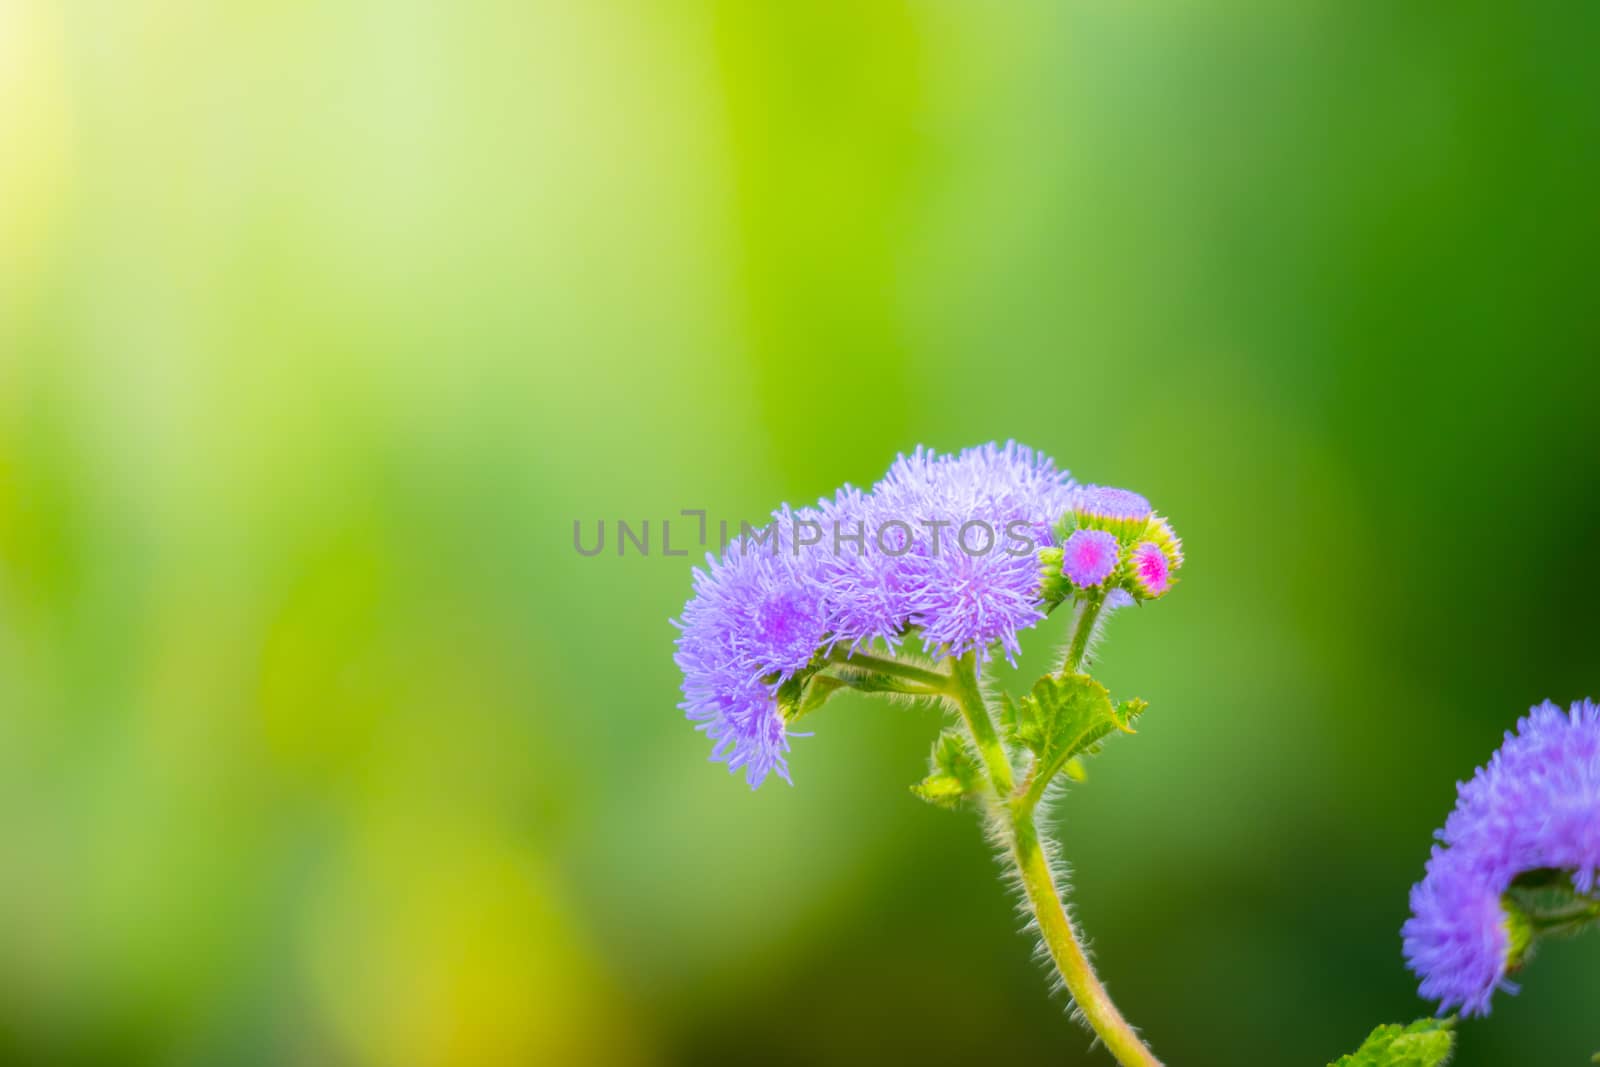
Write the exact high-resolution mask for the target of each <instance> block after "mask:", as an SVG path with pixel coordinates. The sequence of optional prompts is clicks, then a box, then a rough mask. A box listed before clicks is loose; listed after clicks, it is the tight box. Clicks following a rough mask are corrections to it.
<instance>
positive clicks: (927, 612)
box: [845, 441, 1072, 658]
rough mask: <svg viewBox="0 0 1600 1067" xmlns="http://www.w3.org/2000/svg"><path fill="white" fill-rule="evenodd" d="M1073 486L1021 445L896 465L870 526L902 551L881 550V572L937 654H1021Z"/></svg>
mask: <svg viewBox="0 0 1600 1067" xmlns="http://www.w3.org/2000/svg"><path fill="white" fill-rule="evenodd" d="M1071 489H1072V483H1071V481H1070V480H1069V479H1068V477H1067V475H1066V473H1065V472H1063V471H1058V470H1057V469H1056V467H1055V464H1054V462H1053V461H1051V460H1050V459H1049V457H1047V456H1043V455H1040V454H1038V453H1035V452H1034V451H1033V450H1032V449H1029V448H1026V447H1024V446H1022V445H1019V444H1017V443H1016V442H1014V441H1011V442H1007V443H1006V444H1005V445H1003V446H1002V445H994V444H988V445H982V446H979V447H977V448H969V449H966V450H965V451H963V452H961V453H960V454H959V455H947V454H939V453H936V452H933V451H931V450H928V449H923V448H918V449H917V450H916V451H914V452H912V453H911V454H910V455H901V456H900V457H898V458H897V459H896V460H895V462H894V464H893V465H892V466H891V467H890V468H889V473H888V474H887V475H885V476H884V478H883V480H882V481H880V482H879V483H878V484H877V485H876V486H875V487H874V488H873V491H872V498H871V499H872V507H871V512H872V515H871V520H870V522H871V525H873V526H874V527H875V528H876V529H878V530H879V531H889V532H890V535H891V540H892V543H893V546H894V547H892V548H891V549H890V550H889V551H881V552H878V553H877V555H878V566H879V567H880V568H882V575H883V581H884V582H885V584H889V585H892V586H893V588H894V589H895V590H897V591H898V593H899V595H900V597H901V599H900V601H899V607H900V609H901V610H902V611H903V613H904V618H905V620H906V623H907V625H912V626H917V627H919V628H920V629H921V631H922V640H923V644H924V645H925V646H926V647H927V648H928V649H929V650H930V651H932V650H936V649H943V650H944V651H945V652H947V653H949V654H951V655H963V654H965V653H966V652H969V651H972V650H974V649H977V650H980V651H983V650H986V649H987V648H988V647H989V646H990V645H992V644H995V643H998V644H999V645H1000V646H1001V648H1002V649H1003V650H1004V651H1005V654H1006V656H1007V658H1011V657H1014V656H1015V655H1016V653H1017V652H1018V651H1019V649H1020V643H1019V641H1018V637H1017V635H1018V633H1019V632H1020V631H1022V630H1025V629H1028V628H1029V627H1032V626H1035V625H1037V624H1038V623H1039V621H1040V620H1041V619H1043V618H1044V612H1043V610H1042V609H1041V607H1040V599H1039V570H1038V561H1037V559H1036V558H1035V554H1036V551H1037V549H1039V548H1042V547H1045V546H1047V545H1049V544H1050V543H1051V533H1050V531H1051V529H1052V526H1053V524H1054V521H1055V519H1056V518H1057V517H1058V516H1059V515H1060V514H1061V513H1062V512H1063V511H1064V510H1065V509H1066V507H1067V505H1068V501H1069V498H1070V493H1071ZM874 547H877V546H874ZM845 636H850V637H854V636H855V635H845Z"/></svg>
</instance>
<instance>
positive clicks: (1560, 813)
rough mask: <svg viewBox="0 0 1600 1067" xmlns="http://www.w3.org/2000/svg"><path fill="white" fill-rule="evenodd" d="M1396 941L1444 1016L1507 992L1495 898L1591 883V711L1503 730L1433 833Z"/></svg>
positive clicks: (1507, 933) (1508, 918)
mask: <svg viewBox="0 0 1600 1067" xmlns="http://www.w3.org/2000/svg"><path fill="white" fill-rule="evenodd" d="M1438 837H1439V840H1440V841H1441V842H1442V847H1441V846H1435V848H1434V850H1433V854H1432V858H1431V859H1429V861H1428V864H1427V871H1426V874H1425V875H1424V877H1423V879H1422V881H1421V882H1420V883H1418V884H1417V885H1416V886H1414V887H1413V888H1412V890H1411V911H1412V915H1411V918H1410V919H1409V920H1407V922H1406V924H1405V926H1404V928H1403V929H1402V931H1401V933H1402V936H1403V937H1404V939H1405V954H1406V961H1407V965H1408V966H1409V967H1410V968H1411V970H1412V971H1413V972H1414V973H1416V974H1417V975H1418V977H1420V978H1421V979H1422V983H1421V990H1420V991H1421V994H1422V995H1423V996H1424V997H1427V998H1429V999H1436V1000H1438V1001H1439V1002H1440V1009H1441V1011H1444V1010H1449V1009H1450V1008H1451V1007H1453V1006H1456V1005H1459V1006H1460V1007H1461V1010H1462V1014H1463V1015H1477V1014H1487V1013H1488V1010H1489V999H1490V997H1491V996H1492V995H1493V994H1494V991H1495V990H1496V989H1497V988H1506V989H1508V990H1511V991H1514V989H1513V988H1512V987H1511V986H1510V985H1509V984H1508V983H1507V981H1506V973H1507V971H1508V969H1510V967H1511V966H1512V965H1513V964H1514V962H1515V957H1516V955H1517V952H1516V940H1515V938H1514V937H1513V934H1514V932H1515V931H1514V930H1513V928H1512V915H1511V914H1510V913H1509V912H1508V911H1507V909H1506V908H1505V907H1504V906H1503V905H1502V903H1501V901H1502V896H1503V895H1504V894H1505V893H1506V891H1507V890H1508V889H1509V888H1510V887H1511V884H1512V882H1513V881H1514V880H1515V879H1516V878H1517V876H1518V875H1520V874H1523V873H1525V872H1529V871H1535V870H1542V869H1546V868H1550V869H1555V870H1561V871H1565V872H1567V873H1568V874H1570V876H1571V881H1572V886H1573V888H1574V889H1576V890H1577V891H1578V892H1579V893H1590V892H1592V891H1594V889H1595V887H1596V879H1597V876H1600V707H1597V706H1596V705H1595V704H1593V703H1591V702H1590V701H1587V700H1584V701H1581V702H1579V703H1576V704H1574V705H1572V708H1571V710H1570V711H1568V712H1563V711H1562V710H1561V709H1560V708H1558V707H1556V706H1555V705H1554V704H1551V703H1549V702H1546V703H1544V704H1542V705H1540V706H1538V707H1536V708H1533V709H1532V710H1531V711H1530V712H1529V714H1528V715H1527V716H1526V717H1524V718H1523V719H1522V720H1521V721H1520V722H1519V723H1518V724H1517V730H1516V732H1515V733H1507V734H1506V739H1505V743H1504V744H1503V745H1501V747H1500V749H1499V751H1497V752H1496V753H1495V754H1494V757H1493V758H1492V759H1490V761H1489V763H1488V765H1487V766H1486V767H1482V768H1480V769H1479V770H1478V772H1477V774H1475V775H1474V776H1473V778H1472V780H1471V781H1470V782H1467V783H1465V784H1463V785H1461V786H1459V787H1458V790H1457V801H1456V807H1455V810H1454V811H1453V812H1452V813H1451V814H1450V817H1449V819H1447V820H1446V822H1445V825H1444V829H1443V830H1442V831H1440V832H1439V834H1438Z"/></svg>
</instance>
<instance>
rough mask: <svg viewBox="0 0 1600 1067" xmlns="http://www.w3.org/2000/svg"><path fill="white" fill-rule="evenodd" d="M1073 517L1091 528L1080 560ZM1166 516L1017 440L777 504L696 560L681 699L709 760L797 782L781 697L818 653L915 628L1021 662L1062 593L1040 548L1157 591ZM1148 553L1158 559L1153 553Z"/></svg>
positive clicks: (1075, 569)
mask: <svg viewBox="0 0 1600 1067" xmlns="http://www.w3.org/2000/svg"><path fill="white" fill-rule="evenodd" d="M1063 522H1067V523H1070V524H1071V526H1072V528H1073V530H1074V531H1076V532H1075V533H1074V535H1073V536H1075V537H1078V538H1079V539H1078V540H1076V541H1074V542H1073V546H1074V548H1073V554H1072V559H1071V560H1070V561H1063V560H1062V559H1061V558H1060V552H1061V549H1060V547H1059V540H1058V527H1059V526H1060V524H1062V523H1063ZM1158 523H1159V524H1161V525H1162V526H1163V528H1164V523H1162V522H1161V520H1158V519H1155V518H1154V517H1153V515H1152V513H1151V511H1150V508H1149V505H1148V504H1147V503H1145V502H1144V500H1143V498H1142V497H1139V496H1137V495H1136V494H1133V493H1128V492H1126V491H1124V490H1113V489H1103V488H1092V487H1091V488H1084V487H1081V486H1078V485H1075V484H1074V483H1073V482H1072V480H1071V479H1070V478H1069V477H1068V475H1067V473H1066V472H1065V471H1062V470H1059V469H1057V467H1056V466H1055V463H1054V462H1053V461H1052V460H1051V459H1050V458H1049V457H1047V456H1043V455H1040V454H1039V453H1036V452H1034V451H1033V450H1032V449H1029V448H1026V447H1024V446H1022V445H1019V444H1017V443H1015V442H1008V443H1006V444H1005V445H996V444H987V445H982V446H979V447H976V448H969V449H966V450H965V451H962V452H960V453H956V454H947V453H938V452H934V451H932V450H929V449H925V448H918V449H916V450H915V451H913V452H911V453H910V454H906V455H901V456H899V457H898V458H897V459H896V460H895V462H894V463H893V465H892V466H891V467H890V468H889V471H888V473H887V474H886V475H885V476H884V477H883V478H882V479H881V480H880V481H879V482H878V483H877V484H876V485H874V486H873V487H872V489H871V490H870V491H867V492H863V491H861V490H859V489H856V488H854V487H852V486H848V485H847V486H845V487H843V488H842V489H840V490H839V491H838V492H837V493H835V494H834V495H833V496H832V497H830V498H825V499H823V500H822V501H820V502H819V503H818V505H817V506H816V507H814V508H800V509H790V508H788V507H784V508H780V509H779V510H778V511H776V512H774V513H773V522H772V523H771V524H770V525H769V526H767V527H765V528H763V529H762V530H760V531H752V532H750V533H748V534H747V535H746V536H744V537H741V538H740V539H738V540H735V541H734V542H732V543H731V544H729V545H728V546H727V548H726V549H725V551H724V553H723V555H722V557H721V558H720V559H718V558H716V557H714V556H708V557H707V563H708V566H707V569H705V570H699V569H696V571H695V579H694V581H695V585H694V590H695V591H694V596H693V597H692V598H691V599H690V601H689V603H688V604H687V605H686V606H685V607H684V611H683V615H682V618H681V619H679V620H675V624H676V625H677V626H678V628H679V629H680V631H681V633H680V635H679V638H678V652H677V657H676V658H677V663H678V666H679V667H680V668H682V670H683V676H684V681H683V692H684V698H685V699H684V701H683V703H682V705H681V707H682V708H683V709H684V710H685V712H686V713H687V714H688V716H689V718H690V719H692V720H694V721H695V722H697V723H698V724H699V726H700V728H701V729H703V730H704V731H705V732H706V733H707V734H708V735H709V736H711V737H712V738H713V740H714V741H715V742H716V746H715V749H714V751H713V758H715V759H720V760H725V761H727V762H728V764H729V766H730V768H741V767H742V768H744V769H745V771H746V776H747V778H748V780H749V782H750V784H751V785H752V786H755V785H759V784H760V782H761V781H762V780H763V779H764V778H765V777H766V775H767V774H768V773H770V772H774V771H775V772H777V773H778V774H779V775H780V776H782V777H784V778H787V777H788V774H787V767H786V764H785V753H786V752H787V750H788V738H787V736H786V733H785V730H784V722H783V717H782V715H781V713H780V711H779V709H778V706H777V700H776V694H777V692H778V690H779V688H780V687H781V686H783V684H784V683H785V682H787V681H789V680H790V679H792V678H794V677H795V675H796V674H797V673H799V672H802V671H803V670H805V669H807V668H808V665H809V666H814V665H815V660H816V657H817V656H819V655H821V654H827V653H831V652H832V650H833V649H834V648H836V647H842V648H845V649H848V650H850V651H852V652H854V651H856V650H859V649H861V648H863V647H864V646H866V645H869V644H873V643H878V644H881V645H883V646H887V648H889V649H890V650H894V649H896V648H898V647H899V646H900V645H901V643H902V642H904V641H905V640H906V638H907V637H908V636H913V635H914V636H916V637H917V638H918V639H919V640H920V642H921V644H922V647H923V650H924V651H926V652H928V653H929V654H932V655H951V656H960V655H964V654H966V653H968V652H977V653H978V654H979V656H980V657H984V658H987V657H988V655H989V654H990V652H991V650H992V649H994V648H996V647H998V648H999V649H1001V650H1002V651H1003V653H1004V654H1005V655H1006V657H1007V658H1008V659H1011V658H1013V657H1014V656H1015V655H1016V653H1017V652H1018V651H1019V648H1020V641H1019V636H1018V635H1019V634H1020V633H1021V632H1022V631H1024V630H1026V629H1029V628H1030V627H1033V626H1035V625H1037V624H1038V623H1039V622H1040V620H1042V619H1043V618H1044V617H1045V614H1046V611H1047V609H1048V608H1049V607H1050V606H1051V605H1052V604H1053V603H1055V602H1058V601H1059V600H1060V599H1062V596H1061V595H1059V594H1060V592H1061V591H1060V590H1058V591H1057V593H1058V595H1054V596H1052V595H1051V593H1050V591H1049V590H1047V589H1046V588H1045V585H1044V583H1042V582H1041V572H1040V566H1041V558H1042V557H1041V551H1044V550H1048V551H1051V552H1054V553H1056V556H1055V557H1054V558H1053V560H1052V561H1051V563H1050V566H1052V567H1053V568H1054V572H1055V575H1057V576H1060V575H1063V574H1064V575H1065V576H1066V579H1067V580H1068V581H1070V582H1073V583H1076V584H1077V585H1078V586H1082V587H1084V588H1087V587H1089V586H1097V587H1100V586H1104V587H1107V588H1109V587H1110V586H1115V587H1116V588H1117V589H1118V590H1122V589H1123V588H1124V587H1125V588H1126V589H1127V590H1131V591H1132V592H1133V594H1134V595H1136V596H1144V597H1150V596H1159V595H1160V594H1161V593H1162V592H1165V590H1166V588H1167V586H1168V585H1169V584H1170V581H1171V577H1170V576H1171V572H1172V570H1173V569H1175V568H1176V567H1177V565H1178V563H1180V562H1181V555H1180V554H1179V552H1178V549H1177V539H1176V538H1174V537H1171V536H1170V530H1169V531H1168V534H1167V535H1166V540H1165V541H1162V540H1160V539H1159V536H1158V532H1157V531H1156V526H1157V524H1158ZM1146 550H1153V551H1155V552H1156V553H1157V555H1159V556H1160V559H1159V561H1157V562H1152V563H1146V562H1141V556H1140V553H1141V552H1144V551H1146ZM1056 580H1057V581H1058V582H1059V581H1060V578H1059V577H1057V579H1056ZM1108 583H1109V585H1108ZM1122 595H1123V596H1124V597H1126V596H1127V595H1128V594H1127V593H1126V592H1123V593H1122Z"/></svg>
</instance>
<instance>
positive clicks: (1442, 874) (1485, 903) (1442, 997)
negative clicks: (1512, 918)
mask: <svg viewBox="0 0 1600 1067" xmlns="http://www.w3.org/2000/svg"><path fill="white" fill-rule="evenodd" d="M1471 860H1472V857H1471V856H1469V855H1468V854H1467V853H1465V852H1462V851H1460V850H1457V849H1448V850H1447V849H1441V848H1439V847H1437V846H1435V847H1434V850H1433V856H1432V858H1431V859H1429V860H1428V866H1427V874H1426V876H1425V877H1424V878H1423V880H1422V881H1421V882H1418V883H1417V884H1416V885H1415V886H1413V887H1412V888H1411V912H1412V918H1410V919H1408V920H1407V921H1406V924H1405V926H1404V928H1403V929H1402V934H1403V936H1404V937H1405V953H1406V962H1407V965H1408V966H1409V967H1410V968H1411V970H1412V971H1413V972H1414V973H1415V974H1417V975H1418V976H1420V977H1421V978H1422V985H1421V987H1420V989H1419V990H1418V992H1419V993H1420V994H1421V995H1422V996H1423V997H1425V998H1427V999H1429V1000H1437V1001H1439V1005H1440V1011H1441V1012H1444V1011H1447V1010H1448V1009H1449V1008H1450V1007H1451V1006H1453V1005H1458V1004H1459V1005H1460V1006H1461V1013H1462V1014H1463V1015H1468V1016H1471V1015H1487V1014H1488V1012H1489V998H1490V997H1491V996H1493V995H1494V991H1495V990H1496V989H1506V990H1508V991H1510V992H1515V991H1516V990H1515V987H1514V986H1512V985H1511V984H1510V983H1508V982H1507V981H1506V965H1507V962H1508V953H1509V952H1510V948H1511V935H1510V932H1509V930H1508V929H1507V926H1506V913H1505V911H1504V910H1503V909H1502V908H1501V906H1500V892H1501V890H1499V889H1496V888H1494V886H1493V885H1492V884H1491V883H1489V882H1487V881H1486V880H1485V879H1484V878H1483V877H1482V875H1481V872H1479V871H1477V870H1474V868H1473V864H1472V862H1471ZM1508 884H1509V881H1508Z"/></svg>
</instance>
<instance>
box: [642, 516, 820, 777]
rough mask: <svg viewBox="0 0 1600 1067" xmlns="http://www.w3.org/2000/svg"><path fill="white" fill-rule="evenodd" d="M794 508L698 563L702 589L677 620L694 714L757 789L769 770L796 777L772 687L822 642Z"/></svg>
mask: <svg viewBox="0 0 1600 1067" xmlns="http://www.w3.org/2000/svg"><path fill="white" fill-rule="evenodd" d="M790 519H791V516H790V515H789V514H788V512H787V511H785V512H783V513H780V521H778V522H775V523H774V524H773V525H771V526H769V527H767V528H766V540H765V541H762V540H759V539H758V538H738V539H736V540H734V541H733V542H731V543H730V544H729V545H728V548H727V550H726V551H725V552H724V553H723V556H722V558H721V559H720V560H719V559H716V558H715V557H713V556H711V555H709V554H708V555H707V556H706V563H707V569H706V570H701V569H699V568H695V572H694V596H693V597H692V598H690V600H689V602H688V603H687V604H685V605H684V609H683V617H682V619H680V620H675V623H674V624H675V625H676V626H677V627H678V629H679V630H680V631H681V632H680V634H679V636H678V651H677V654H676V656H675V657H674V658H675V660H676V662H677V664H678V666H679V668H680V669H681V670H682V671H683V695H684V700H683V703H681V704H680V705H679V707H681V708H683V709H684V712H685V713H686V714H687V716H688V717H689V718H690V719H691V720H693V721H694V722H695V723H697V724H698V728H699V729H701V730H704V731H705V732H706V734H707V735H709V736H710V737H711V738H712V739H713V740H714V741H715V742H716V745H715V746H714V748H713V750H712V758H713V759H716V760H724V761H726V762H727V764H728V767H729V769H730V770H737V769H739V768H741V767H742V768H744V769H745V777H746V780H748V781H749V783H750V785H751V787H752V788H754V787H755V786H758V785H760V784H761V782H762V780H763V779H764V778H765V777H766V776H767V774H768V773H769V772H772V771H776V772H777V773H778V775H779V776H780V777H782V778H784V779H785V780H787V779H788V777H789V773H788V765H787V763H786V761H785V756H784V754H785V753H786V752H787V751H788V748H789V741H788V736H787V733H786V730H785V727H784V721H783V716H782V715H781V714H780V713H779V711H778V705H777V700H776V697H775V696H774V693H775V691H776V689H777V687H778V684H779V683H781V682H782V681H784V680H786V679H788V678H790V677H792V676H793V675H794V673H795V672H796V671H798V670H800V669H801V668H803V667H805V666H806V665H807V664H808V663H809V662H810V661H811V658H812V656H813V655H815V654H816V651H817V649H818V648H819V647H820V646H821V645H822V643H823V638H824V635H825V633H826V614H825V610H824V605H823V593H822V587H821V586H820V584H819V583H818V582H817V581H816V579H815V577H814V574H813V570H812V566H813V560H814V555H813V554H812V553H809V552H801V553H797V552H796V551H795V547H794V545H793V538H792V534H791V530H792V527H791V526H790V525H789V521H790Z"/></svg>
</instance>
